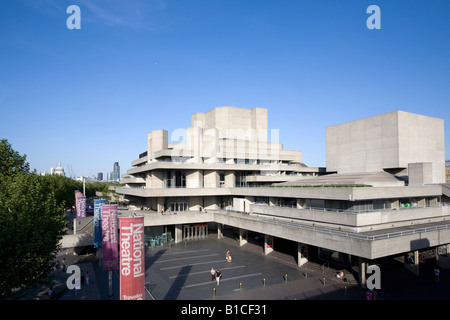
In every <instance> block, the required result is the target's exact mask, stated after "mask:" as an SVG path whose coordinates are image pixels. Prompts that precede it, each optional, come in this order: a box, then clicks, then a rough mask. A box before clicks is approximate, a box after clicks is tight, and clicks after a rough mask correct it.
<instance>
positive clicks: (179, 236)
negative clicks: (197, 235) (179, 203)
mask: <svg viewBox="0 0 450 320" xmlns="http://www.w3.org/2000/svg"><path fill="white" fill-rule="evenodd" d="M181 241H183V226H182V225H181V224H176V225H175V243H179V242H181Z"/></svg>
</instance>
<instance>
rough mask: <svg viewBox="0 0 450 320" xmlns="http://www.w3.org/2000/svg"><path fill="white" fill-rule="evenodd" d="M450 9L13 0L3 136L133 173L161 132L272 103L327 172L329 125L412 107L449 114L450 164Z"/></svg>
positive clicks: (2, 65)
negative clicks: (73, 8)
mask: <svg viewBox="0 0 450 320" xmlns="http://www.w3.org/2000/svg"><path fill="white" fill-rule="evenodd" d="M73 4H75V5H78V6H79V7H80V10H81V29H80V30H69V29H68V28H67V27H66V20H67V18H68V17H69V16H70V14H67V13H66V9H67V7H68V6H70V5H73ZM372 4H374V5H377V6H379V7H380V9H381V29H379V30H369V29H368V28H367V27H366V20H367V19H368V18H369V16H370V14H367V13H366V9H367V7H368V6H369V5H372ZM449 16H450V1H447V0H441V1H439V0H426V1H425V0H423V1H419V0H405V1H403V0H389V1H381V0H370V1H364V0H340V1H337V0H333V1H332V0H329V1H325V0H317V1H312V0H309V1H304V0H128V1H113V0H91V1H88V0H67V1H66V0H2V1H1V4H0V137H1V138H6V139H8V140H9V142H10V143H12V145H13V148H14V149H15V150H17V151H19V152H20V153H22V154H26V155H27V159H28V161H29V162H30V165H31V168H32V169H36V170H37V171H39V172H41V171H44V170H47V171H49V169H50V167H55V166H56V165H57V163H58V162H61V163H62V165H63V167H64V169H65V170H66V173H68V174H70V173H72V174H73V175H76V176H80V175H96V174H97V172H99V171H102V172H104V173H106V172H110V171H112V167H113V163H114V162H116V161H118V162H119V163H120V166H121V171H122V173H124V172H125V171H126V169H129V168H131V161H133V160H134V159H136V158H137V157H138V154H139V153H141V152H143V151H145V150H146V135H147V133H148V132H150V131H151V130H152V129H166V130H168V131H169V137H170V134H171V133H172V132H173V131H174V130H176V129H178V128H186V127H188V126H190V116H191V114H193V113H195V112H206V111H208V110H210V109H212V108H214V107H218V106H229V105H233V106H237V107H244V108H253V107H264V108H268V113H269V128H272V129H279V130H280V131H279V132H280V142H281V143H283V144H284V148H285V149H294V150H302V151H303V161H304V162H305V163H306V164H307V165H309V166H326V144H325V128H326V127H327V126H330V125H334V124H339V123H342V122H347V121H351V120H356V119H360V118H363V117H368V116H373V115H377V114H381V113H385V112H390V111H394V110H403V111H408V112H414V113H419V114H424V115H427V116H432V117H438V118H442V119H444V120H445V121H446V132H445V135H446V152H447V159H450V156H449V150H450V145H449V140H450V138H449V130H450V129H449V128H450V124H449V123H447V122H448V119H450V19H449ZM69 166H70V168H71V170H70V171H71V172H69Z"/></svg>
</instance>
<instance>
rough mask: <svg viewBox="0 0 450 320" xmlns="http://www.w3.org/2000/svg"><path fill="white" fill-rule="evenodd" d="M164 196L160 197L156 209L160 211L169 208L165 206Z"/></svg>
mask: <svg viewBox="0 0 450 320" xmlns="http://www.w3.org/2000/svg"><path fill="white" fill-rule="evenodd" d="M164 200H165V199H164V198H161V197H159V198H158V200H157V204H156V210H158V212H159V213H161V210H163V211H166V210H167V209H166V208H164Z"/></svg>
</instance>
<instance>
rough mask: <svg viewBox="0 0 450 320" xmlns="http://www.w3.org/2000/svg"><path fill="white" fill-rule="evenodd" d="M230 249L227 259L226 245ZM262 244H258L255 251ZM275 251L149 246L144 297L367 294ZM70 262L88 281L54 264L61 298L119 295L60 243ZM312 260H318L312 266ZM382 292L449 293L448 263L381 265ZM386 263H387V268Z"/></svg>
mask: <svg viewBox="0 0 450 320" xmlns="http://www.w3.org/2000/svg"><path fill="white" fill-rule="evenodd" d="M228 249H229V250H231V255H232V262H227V260H226V252H227V250H228ZM258 250H259V251H258ZM276 255H277V253H276V252H274V254H270V255H269V256H264V255H263V254H262V248H259V247H258V246H256V245H253V244H247V245H245V246H243V247H238V246H237V242H236V241H234V240H232V239H230V238H225V239H223V240H217V239H214V238H212V237H210V238H208V239H204V240H192V241H186V242H181V243H178V244H171V245H164V246H156V247H148V248H146V299H147V300H158V301H160V300H201V301H206V300H364V299H365V292H366V290H365V289H362V288H360V287H359V286H358V285H357V284H356V282H355V281H354V279H353V278H352V279H353V280H350V281H349V282H343V281H341V280H339V279H337V278H336V277H335V276H334V273H335V272H336V270H335V269H331V268H330V269H329V268H324V267H323V266H322V265H320V264H311V263H308V264H307V266H306V267H300V268H299V267H297V266H296V265H295V264H294V262H295V260H293V258H292V257H291V261H289V257H287V258H286V256H285V259H283V257H282V256H280V255H278V257H281V258H277V257H276ZM63 258H65V259H66V262H67V265H71V264H76V265H78V266H79V267H80V269H81V270H82V272H83V274H84V275H86V274H89V278H90V280H89V285H88V284H86V283H83V284H82V286H81V290H80V291H78V292H77V293H75V291H74V290H69V289H67V288H65V283H66V280H67V278H68V276H69V275H68V274H66V273H63V272H62V271H61V270H57V271H55V273H54V282H53V287H57V288H59V289H64V290H60V291H61V292H60V293H59V296H58V300H118V299H119V277H118V271H113V272H112V293H113V294H112V295H111V296H110V295H109V292H108V272H104V271H102V270H101V266H100V263H99V259H98V258H97V257H96V256H95V254H94V253H93V252H91V253H89V254H82V255H74V254H73V252H72V251H71V250H63V251H61V252H60V254H59V255H58V257H57V259H59V261H62V259H63ZM314 266H316V267H314ZM211 268H214V269H215V270H216V269H219V270H220V271H221V273H222V278H221V280H220V283H219V285H217V283H216V281H213V280H212V278H211V274H210V271H211ZM381 270H382V290H380V291H379V295H378V297H379V299H380V300H405V299H414V300H415V299H449V298H450V295H449V293H448V288H449V283H450V279H449V272H448V270H449V269H442V273H441V277H440V281H439V282H436V281H435V280H434V279H433V277H432V275H431V274H429V273H428V272H426V273H425V272H424V274H422V275H421V276H420V277H417V276H414V275H412V274H411V273H410V272H408V271H407V270H405V269H404V268H397V269H396V270H395V271H389V272H388V269H387V268H385V267H384V266H382V268H381ZM384 270H386V271H384ZM48 288H49V285H48V284H42V285H39V286H37V287H36V288H35V289H34V290H32V292H30V294H29V297H28V298H30V299H33V298H34V299H36V298H37V297H38V298H39V299H48V297H47V296H46V292H47V291H48Z"/></svg>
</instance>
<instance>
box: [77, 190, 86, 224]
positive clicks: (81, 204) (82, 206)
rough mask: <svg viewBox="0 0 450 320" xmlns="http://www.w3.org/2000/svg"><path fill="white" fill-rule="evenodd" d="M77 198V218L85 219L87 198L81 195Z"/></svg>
mask: <svg viewBox="0 0 450 320" xmlns="http://www.w3.org/2000/svg"><path fill="white" fill-rule="evenodd" d="M75 196H76V207H77V208H76V209H77V218H85V217H86V197H85V196H83V195H82V194H81V193H78V194H76V195H75Z"/></svg>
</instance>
